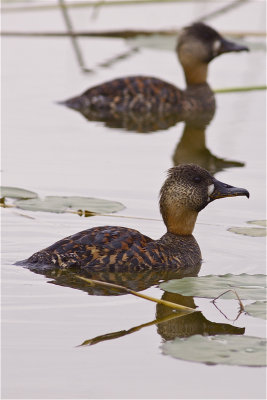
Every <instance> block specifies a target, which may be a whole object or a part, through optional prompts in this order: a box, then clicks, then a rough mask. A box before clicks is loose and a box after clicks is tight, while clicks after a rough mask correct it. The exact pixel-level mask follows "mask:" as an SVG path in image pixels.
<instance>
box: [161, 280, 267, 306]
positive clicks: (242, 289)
mask: <svg viewBox="0 0 267 400" xmlns="http://www.w3.org/2000/svg"><path fill="white" fill-rule="evenodd" d="M160 288H161V289H163V290H166V291H167V292H172V293H179V294H182V295H184V296H195V297H205V298H211V299H213V298H215V297H217V296H220V295H221V294H222V293H223V292H225V291H226V290H229V289H235V290H236V291H237V293H238V296H239V297H240V299H242V300H265V298H266V275H262V274H258V275H248V274H241V275H232V274H226V275H207V276H200V277H187V278H182V279H173V280H170V281H168V282H163V283H161V284H160ZM223 298H224V299H235V298H236V296H235V294H234V293H232V292H228V293H226V294H225V295H223Z"/></svg>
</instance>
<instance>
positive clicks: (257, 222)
mask: <svg viewBox="0 0 267 400" xmlns="http://www.w3.org/2000/svg"><path fill="white" fill-rule="evenodd" d="M248 224H253V225H259V226H267V220H266V219H258V220H255V221H248Z"/></svg>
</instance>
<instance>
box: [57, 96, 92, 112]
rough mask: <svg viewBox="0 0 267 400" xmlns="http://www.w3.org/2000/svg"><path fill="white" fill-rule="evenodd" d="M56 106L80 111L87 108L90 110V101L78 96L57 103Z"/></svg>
mask: <svg viewBox="0 0 267 400" xmlns="http://www.w3.org/2000/svg"><path fill="white" fill-rule="evenodd" d="M56 104H60V105H63V106H66V107H69V108H72V109H74V110H79V111H80V110H83V109H85V108H90V100H89V99H88V98H86V97H84V96H77V97H72V98H70V99H67V100H63V101H57V102H56Z"/></svg>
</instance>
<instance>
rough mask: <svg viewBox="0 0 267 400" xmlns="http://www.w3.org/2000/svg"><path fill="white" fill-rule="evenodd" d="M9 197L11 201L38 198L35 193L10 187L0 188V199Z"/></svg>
mask: <svg viewBox="0 0 267 400" xmlns="http://www.w3.org/2000/svg"><path fill="white" fill-rule="evenodd" d="M3 197H9V198H11V199H35V198H37V197H38V195H37V193H35V192H31V191H30V190H25V189H20V188H16V187H11V186H1V187H0V198H3Z"/></svg>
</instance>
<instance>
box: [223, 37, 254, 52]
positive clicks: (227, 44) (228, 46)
mask: <svg viewBox="0 0 267 400" xmlns="http://www.w3.org/2000/svg"><path fill="white" fill-rule="evenodd" d="M232 51H249V48H248V47H247V46H242V45H240V44H237V43H235V42H231V41H230V40H226V39H223V38H222V40H221V47H220V50H219V53H220V54H223V53H230V52H232Z"/></svg>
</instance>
